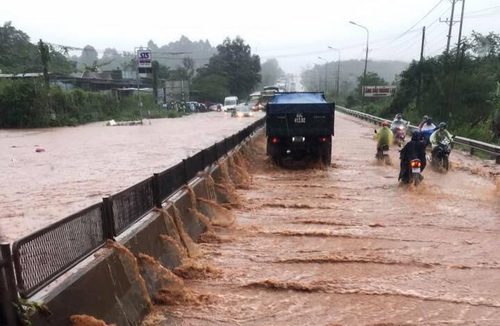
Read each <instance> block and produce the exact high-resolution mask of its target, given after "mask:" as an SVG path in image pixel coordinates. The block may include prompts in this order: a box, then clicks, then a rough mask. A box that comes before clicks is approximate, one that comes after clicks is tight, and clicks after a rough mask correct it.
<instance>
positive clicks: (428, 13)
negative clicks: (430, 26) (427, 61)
mask: <svg viewBox="0 0 500 326" xmlns="http://www.w3.org/2000/svg"><path fill="white" fill-rule="evenodd" d="M443 1H444V0H440V1H439V2H438V3H437V4H436V5H435V6H434V7H432V9H431V10H429V12H427V13H426V14H425V15H424V17H422V18H420V20H419V21H418V22H416V23H415V24H414V25H413V26H412V27H410V28H408V30H406V31H405V32H403V33H402V34H401V35H399V36H398V38H400V37H402V36H404V35H405V34H406V33H408V32H409V31H411V30H412V29H413V28H415V26H417V25H418V24H419V23H420V22H421V21H422V20H424V19H425V18H427V16H429V15H430V14H431V12H433V11H434V9H436V8H437V6H439V5H440V4H441V2H443ZM398 38H397V39H398Z"/></svg>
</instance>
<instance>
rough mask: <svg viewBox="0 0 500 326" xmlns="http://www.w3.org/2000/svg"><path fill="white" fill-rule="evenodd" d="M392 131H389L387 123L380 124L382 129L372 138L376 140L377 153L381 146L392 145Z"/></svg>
mask: <svg viewBox="0 0 500 326" xmlns="http://www.w3.org/2000/svg"><path fill="white" fill-rule="evenodd" d="M392 137H393V134H392V131H391V129H389V122H387V121H384V122H382V128H380V130H379V131H377V133H376V134H375V135H374V136H373V139H376V140H377V151H379V150H380V149H381V148H382V146H384V145H387V146H391V144H392Z"/></svg>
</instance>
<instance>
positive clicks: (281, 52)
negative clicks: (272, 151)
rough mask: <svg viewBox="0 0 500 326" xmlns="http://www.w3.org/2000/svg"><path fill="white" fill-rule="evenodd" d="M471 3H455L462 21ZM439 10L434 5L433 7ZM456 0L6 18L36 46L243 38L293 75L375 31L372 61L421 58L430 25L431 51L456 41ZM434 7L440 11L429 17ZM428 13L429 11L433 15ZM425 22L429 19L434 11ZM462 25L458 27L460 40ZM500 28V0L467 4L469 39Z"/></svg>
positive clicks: (6, 13) (157, 8) (15, 4)
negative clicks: (423, 37) (473, 33)
mask: <svg viewBox="0 0 500 326" xmlns="http://www.w3.org/2000/svg"><path fill="white" fill-rule="evenodd" d="M461 7H462V2H461V1H460V2H458V3H457V5H456V6H455V20H459V19H460V12H461ZM433 8H434V10H432V11H431V9H433ZM450 9H451V0H340V1H339V0H322V1H319V0H309V1H302V2H295V1H278V0H275V1H269V0H265V1H263V0H255V1H252V2H240V1H228V0H220V1H218V0H214V1H199V0H191V1H189V0H187V1H182V0H180V1H179V0H177V1H175V0H174V1H130V2H128V1H127V2H125V1H109V0H108V1H106V0H104V1H102V0H101V1H97V0H87V1H77V2H72V1H63V0H49V1H40V0H18V1H3V3H2V6H1V9H0V23H2V25H3V23H4V22H6V21H12V24H13V26H14V27H16V28H17V29H20V30H22V31H24V32H26V33H27V34H28V35H29V36H30V37H31V40H32V42H36V41H38V39H40V38H41V39H43V40H44V41H46V42H50V43H55V44H61V45H69V46H74V47H84V46H85V45H87V44H90V45H92V46H94V47H95V48H96V49H97V51H98V52H100V53H101V54H102V52H103V51H104V49H105V48H108V47H110V48H116V49H117V50H118V51H133V50H134V47H138V46H145V45H146V44H147V42H148V41H149V40H150V39H151V40H153V41H154V42H155V43H156V44H158V45H159V46H161V45H164V44H168V43H170V42H173V41H176V40H178V39H179V38H180V37H181V35H184V36H186V37H188V38H189V39H190V40H191V41H198V40H208V41H209V42H210V44H211V45H212V46H216V45H218V44H220V43H222V41H223V40H224V39H225V38H226V37H230V38H231V39H234V38H235V37H236V36H240V37H241V38H243V39H244V40H245V42H246V43H247V44H249V45H250V46H251V48H252V53H255V54H258V55H260V57H261V62H264V61H265V60H266V59H268V58H276V59H277V60H278V61H279V63H280V66H281V67H282V68H283V69H284V70H285V71H286V72H288V73H295V74H298V73H300V72H301V70H303V69H304V68H308V67H311V66H313V65H314V64H323V63H324V62H325V61H324V60H321V59H318V56H321V57H322V58H324V59H325V60H328V61H334V60H336V59H337V57H338V52H335V51H332V50H329V49H328V46H331V47H335V48H339V49H340V50H341V59H342V60H345V59H364V57H365V44H366V36H367V35H366V31H365V30H364V29H362V28H360V27H358V26H354V25H352V24H349V21H354V22H356V23H358V24H360V25H363V26H365V27H366V28H368V29H369V33H370V35H369V36H370V43H369V49H370V52H369V59H379V60H405V61H410V60H411V59H416V58H418V57H419V55H420V42H421V30H422V27H423V26H426V29H427V32H426V34H427V40H426V49H425V55H426V56H431V55H435V54H439V53H440V52H441V51H442V50H443V49H444V47H445V46H446V35H447V33H448V25H447V24H446V23H441V22H439V19H440V18H441V19H443V20H444V19H446V18H449V17H450V12H451V10H450ZM429 12H430V13H429ZM427 14H428V15H427ZM426 15H427V17H426V18H424V19H423V20H422V18H423V17H424V16H426ZM458 27H459V24H458V23H457V24H455V25H454V26H453V37H452V43H456V41H457V36H458ZM472 30H475V31H477V32H480V33H483V34H487V33H489V32H491V31H492V32H495V33H500V1H499V0H465V19H464V27H463V35H465V36H467V35H470V33H471V31H472Z"/></svg>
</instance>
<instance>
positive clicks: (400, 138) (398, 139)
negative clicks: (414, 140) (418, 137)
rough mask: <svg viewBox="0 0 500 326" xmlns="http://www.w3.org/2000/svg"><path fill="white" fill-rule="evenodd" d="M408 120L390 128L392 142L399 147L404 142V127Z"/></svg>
mask: <svg viewBox="0 0 500 326" xmlns="http://www.w3.org/2000/svg"><path fill="white" fill-rule="evenodd" d="M408 124H409V122H406V123H399V124H395V125H393V126H392V128H391V130H392V133H393V135H394V140H393V143H394V144H395V145H398V146H399V147H401V146H403V144H404V143H405V136H406V129H407V127H408Z"/></svg>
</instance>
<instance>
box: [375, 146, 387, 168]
mask: <svg viewBox="0 0 500 326" xmlns="http://www.w3.org/2000/svg"><path fill="white" fill-rule="evenodd" d="M375 157H376V158H377V160H379V161H381V162H384V163H385V164H390V162H391V158H390V156H389V146H388V145H382V146H381V147H380V148H377V154H375Z"/></svg>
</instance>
